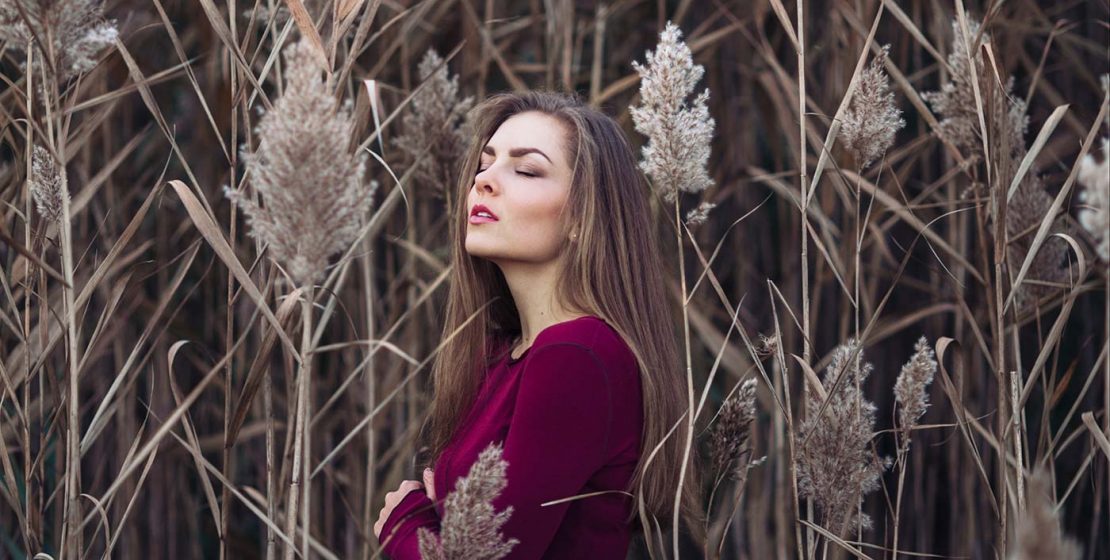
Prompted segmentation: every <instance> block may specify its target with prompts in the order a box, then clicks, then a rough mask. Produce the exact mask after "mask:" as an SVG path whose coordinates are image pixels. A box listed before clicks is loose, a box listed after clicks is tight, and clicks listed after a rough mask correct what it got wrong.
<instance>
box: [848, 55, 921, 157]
mask: <svg viewBox="0 0 1110 560" xmlns="http://www.w3.org/2000/svg"><path fill="white" fill-rule="evenodd" d="M889 54H890V45H883V48H882V51H881V52H880V53H879V54H878V55H877V56H875V58H874V59H872V60H871V65H870V66H868V67H867V68H866V69H864V71H863V72H862V73H861V74H860V77H859V84H858V85H857V86H856V87H857V89H856V93H855V95H853V96H852V101H851V102H850V103H849V106H848V109H847V110H846V111H845V113H844V120H843V122H842V123H841V125H840V141H841V142H843V144H844V147H845V148H846V149H847V150H848V151H849V152H851V154H852V155H853V156H854V157H855V158H856V161H857V162H858V163H859V166H860V169H863V168H865V167H867V166H868V165H871V162H873V161H875V160H876V159H878V158H880V157H882V156H883V154H885V153H886V151H887V150H888V149H889V148H890V146H891V145H892V144H894V135H895V134H897V132H898V131H899V130H901V129H902V128H904V127H905V126H906V121H905V120H904V119H902V117H901V115H902V111H900V110H899V109H898V108H897V107H896V106H895V105H894V92H892V91H890V78H889V77H888V76H887V75H886V71H884V70H883V63H884V62H885V61H886V59H887V56H888V55H889Z"/></svg>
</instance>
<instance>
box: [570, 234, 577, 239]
mask: <svg viewBox="0 0 1110 560" xmlns="http://www.w3.org/2000/svg"><path fill="white" fill-rule="evenodd" d="M575 239H578V234H577V233H572V234H570V240H571V241H574V240H575Z"/></svg>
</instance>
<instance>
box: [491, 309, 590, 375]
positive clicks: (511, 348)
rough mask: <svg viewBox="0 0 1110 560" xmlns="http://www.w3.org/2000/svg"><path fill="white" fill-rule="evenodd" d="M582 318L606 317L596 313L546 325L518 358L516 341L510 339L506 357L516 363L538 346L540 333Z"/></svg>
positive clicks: (509, 361)
mask: <svg viewBox="0 0 1110 560" xmlns="http://www.w3.org/2000/svg"><path fill="white" fill-rule="evenodd" d="M582 319H598V320H600V321H604V319H602V318H601V317H598V316H596V315H582V316H581V317H575V318H574V319H568V320H566V321H561V322H558V323H553V324H551V325H548V326H546V327H544V328H543V329H542V330H540V332H538V333H536V338H535V339H533V340H532V344H531V345H529V346H528V348H525V349H524V352H521V353H520V356H517V357H516V358H514V357H513V342H514V341H510V342H509V350H508V352H507V353H506V354H505V356H506V358H507V359H508V363H509V364H510V365H511V364H515V363H517V362H519V361H521V360H523V359H524V357H525V356H527V355H528V352H531V351H532V348H533V347H535V346H536V342H537V341H538V340H539V339H540V335H542V334H543V333H544V332H546V331H547V330H548V329H550V328H553V327H557V326H559V325H566V324H568V323H573V322H575V321H581V320H582Z"/></svg>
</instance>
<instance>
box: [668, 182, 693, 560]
mask: <svg viewBox="0 0 1110 560" xmlns="http://www.w3.org/2000/svg"><path fill="white" fill-rule="evenodd" d="M674 221H675V226H676V227H677V229H676V230H675V236H676V241H677V242H678V277H679V280H680V282H681V284H682V329H683V340H684V342H685V346H686V396H687V399H688V403H687V406H688V407H689V408H688V411H689V413H688V414H687V415H686V427H687V430H686V451H685V453H684V454H683V456H682V466H681V467H680V468H679V471H678V488H677V489H676V490H675V505H674V518H673V519H672V522H673V524H674V534H673V535H671V537H672V538H671V544H672V545H673V546H674V557H675V560H678V558H679V555H678V518H679V514H680V513H681V511H682V482H683V480H684V479H685V478H686V465H687V463H688V462H689V461H688V460H687V457H688V456H689V454H690V449H691V446H692V445H693V439H694V368H693V365H692V362H691V359H690V311H689V309H688V308H687V302H686V266H685V255H684V252H683V249H682V220H681V218H680V215H679V212H678V193H675V199H674Z"/></svg>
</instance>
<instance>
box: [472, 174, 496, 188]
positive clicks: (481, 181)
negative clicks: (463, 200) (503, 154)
mask: <svg viewBox="0 0 1110 560" xmlns="http://www.w3.org/2000/svg"><path fill="white" fill-rule="evenodd" d="M474 190H476V191H478V192H479V193H485V194H493V192H494V191H496V190H497V186H496V185H495V184H494V182H493V177H492V174H491V173H490V170H489V169H486V170H485V171H482V172H481V173H478V174H477V175H475V176H474Z"/></svg>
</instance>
